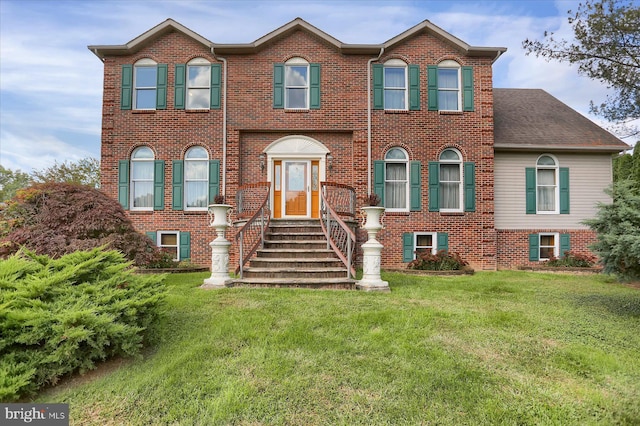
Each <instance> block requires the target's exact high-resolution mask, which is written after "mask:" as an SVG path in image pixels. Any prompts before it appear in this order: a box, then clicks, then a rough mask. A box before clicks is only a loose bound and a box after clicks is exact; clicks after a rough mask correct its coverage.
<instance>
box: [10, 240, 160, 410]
mask: <svg viewBox="0 0 640 426" xmlns="http://www.w3.org/2000/svg"><path fill="white" fill-rule="evenodd" d="M130 266H131V263H130V262H127V261H126V260H125V259H124V257H123V256H122V254H121V253H119V252H117V251H114V250H111V251H104V250H102V249H94V250H91V251H79V252H75V253H71V254H68V255H65V256H62V257H60V258H59V259H52V258H50V257H48V256H40V255H36V254H35V253H33V252H30V251H27V250H24V251H20V252H19V253H17V254H15V255H13V256H11V257H9V258H8V259H6V260H2V261H0V307H1V309H0V401H10V400H15V399H17V398H18V397H20V396H22V395H25V394H31V393H34V392H35V391H36V390H37V389H39V388H40V387H42V386H43V385H46V384H55V383H56V382H57V381H58V380H59V378H60V377H62V376H64V375H66V374H69V373H72V372H75V371H80V372H85V371H87V370H89V369H92V368H94V367H95V363H96V361H99V360H104V359H106V358H109V357H112V356H115V355H122V356H132V355H136V354H138V353H139V351H140V348H141V346H142V344H143V343H144V342H145V341H147V340H148V338H149V337H150V334H151V333H150V330H149V328H150V326H151V325H152V324H153V323H154V322H155V321H156V320H157V319H158V317H159V315H160V309H161V306H162V303H163V301H164V298H165V294H166V292H165V289H164V284H163V280H164V276H162V275H145V276H141V275H135V274H133V272H132V270H131V268H130Z"/></svg>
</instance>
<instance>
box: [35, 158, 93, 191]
mask: <svg viewBox="0 0 640 426" xmlns="http://www.w3.org/2000/svg"><path fill="white" fill-rule="evenodd" d="M31 176H33V179H34V180H35V181H36V182H40V183H42V182H67V183H78V184H80V185H89V186H91V187H93V188H99V187H100V161H98V160H97V159H95V158H92V157H87V158H82V159H80V160H78V161H75V162H74V161H68V160H67V161H64V162H62V163H58V162H57V161H56V162H55V163H54V165H53V166H50V167H46V168H44V169H42V170H34V171H33V172H32V173H31Z"/></svg>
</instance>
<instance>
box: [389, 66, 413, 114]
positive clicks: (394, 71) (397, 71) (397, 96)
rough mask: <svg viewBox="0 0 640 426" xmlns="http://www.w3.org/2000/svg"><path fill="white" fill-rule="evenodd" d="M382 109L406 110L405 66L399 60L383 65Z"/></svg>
mask: <svg viewBox="0 0 640 426" xmlns="http://www.w3.org/2000/svg"><path fill="white" fill-rule="evenodd" d="M383 79H384V83H383V84H384V109H390V110H406V109H407V84H408V83H407V64H406V63H405V62H403V61H401V60H400V59H390V60H388V61H387V62H385V63H384V76H383Z"/></svg>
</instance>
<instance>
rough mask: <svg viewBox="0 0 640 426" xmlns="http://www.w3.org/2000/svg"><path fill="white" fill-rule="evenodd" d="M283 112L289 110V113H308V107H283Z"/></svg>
mask: <svg viewBox="0 0 640 426" xmlns="http://www.w3.org/2000/svg"><path fill="white" fill-rule="evenodd" d="M284 112H291V113H305V112H306V113H308V112H309V110H308V109H295V108H293V109H287V108H285V110H284Z"/></svg>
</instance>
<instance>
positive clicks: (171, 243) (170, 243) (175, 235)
mask: <svg viewBox="0 0 640 426" xmlns="http://www.w3.org/2000/svg"><path fill="white" fill-rule="evenodd" d="M157 241H158V247H159V248H160V249H161V250H162V251H164V252H167V253H169V254H170V255H171V256H173V260H175V261H179V260H180V244H179V241H180V233H179V232H178V231H158V237H157Z"/></svg>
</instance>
